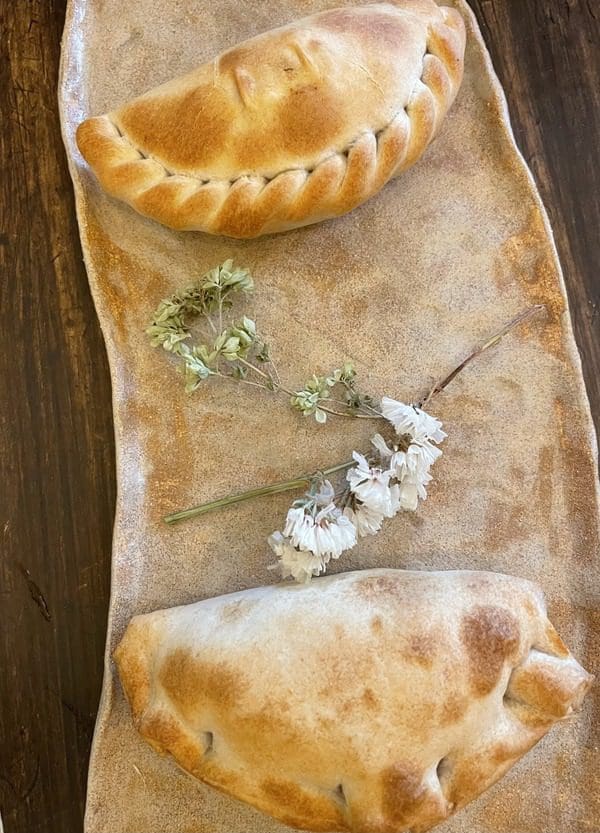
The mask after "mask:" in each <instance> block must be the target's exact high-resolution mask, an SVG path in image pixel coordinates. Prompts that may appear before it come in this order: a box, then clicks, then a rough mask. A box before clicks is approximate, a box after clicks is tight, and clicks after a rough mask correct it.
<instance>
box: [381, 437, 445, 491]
mask: <svg viewBox="0 0 600 833" xmlns="http://www.w3.org/2000/svg"><path fill="white" fill-rule="evenodd" d="M441 455H442V452H441V451H440V450H439V448H436V447H435V446H434V445H431V443H428V442H424V443H423V444H419V443H411V444H410V445H409V446H408V448H407V450H406V451H396V452H395V453H394V454H393V455H392V456H391V458H390V463H389V465H390V469H391V470H392V471H393V473H394V477H395V478H396V479H397V480H400V481H402V480H404V479H405V478H406V477H409V478H411V479H413V480H415V481H416V482H419V483H429V481H430V480H431V479H432V478H431V475H430V474H429V469H430V468H431V465H432V464H433V463H434V462H435V461H436V460H437V458H438V457H441Z"/></svg>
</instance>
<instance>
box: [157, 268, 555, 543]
mask: <svg viewBox="0 0 600 833" xmlns="http://www.w3.org/2000/svg"><path fill="white" fill-rule="evenodd" d="M253 289H254V283H253V280H252V277H251V275H250V274H249V272H248V271H247V270H245V269H239V268H237V267H235V266H234V265H233V262H232V261H231V260H228V261H226V262H225V263H223V264H222V265H221V266H218V267H216V268H215V269H212V270H210V272H207V273H206V275H204V276H203V277H202V278H200V279H199V280H198V281H197V282H196V283H195V284H193V285H192V286H190V287H188V288H187V289H186V290H184V291H182V292H179V293H176V294H175V295H173V296H171V298H169V299H167V300H164V301H162V302H161V304H160V305H159V307H158V309H157V310H156V312H155V314H154V317H153V322H152V325H151V326H150V327H149V328H148V330H147V333H148V334H149V335H150V337H151V341H152V344H153V346H155V347H158V346H162V347H163V348H164V349H165V350H167V351H168V352H171V353H173V354H175V355H177V356H179V357H180V358H181V359H182V360H183V372H184V375H185V380H186V390H187V391H188V392H189V393H191V392H193V391H195V390H196V389H197V388H198V387H199V386H200V384H201V383H202V382H203V381H206V380H207V379H209V377H211V376H218V377H221V378H225V379H230V380H233V381H237V382H240V383H243V384H249V385H252V386H254V387H259V388H263V389H266V390H268V391H272V392H276V393H283V394H285V395H286V396H288V397H289V398H290V402H291V404H292V407H294V408H295V409H296V410H298V411H300V412H301V413H302V414H304V415H306V416H314V417H315V419H316V420H317V422H321V423H322V422H325V421H326V419H327V415H328V414H329V415H333V416H344V417H348V416H350V417H358V418H366V419H377V420H381V421H382V422H383V424H384V425H385V424H387V425H388V428H389V423H391V424H392V425H393V426H394V428H395V430H396V436H394V437H393V438H392V439H391V440H390V439H388V442H386V441H385V440H384V439H383V437H381V435H379V434H376V435H375V436H374V437H373V439H372V443H373V445H374V447H375V449H376V453H374V452H373V451H371V452H370V453H368V454H367V455H365V456H364V457H363V456H362V455H359V457H361V458H362V460H364V463H363V462H362V461H361V462H359V466H358V469H357V470H360V469H361V467H362V469H363V470H364V471H365V472H366V471H367V469H369V470H371V471H373V470H376V471H381V473H383V472H384V470H385V469H386V466H389V465H392V467H393V470H394V471H395V472H396V473H395V474H394V478H395V480H396V481H397V485H398V488H399V492H398V496H397V503H398V506H401V505H402V504H403V505H402V508H416V504H417V500H418V498H421V499H422V498H423V497H424V496H425V485H426V483H427V482H428V481H429V480H431V476H430V474H429V468H430V466H431V464H432V462H433V461H434V460H435V459H436V457H437V456H439V454H441V452H440V451H439V449H437V448H434V445H435V444H436V443H439V442H440V441H441V439H443V437H444V436H445V435H444V434H443V432H442V431H441V424H440V423H439V422H438V421H437V420H435V419H434V418H433V417H430V416H429V415H428V414H426V413H425V412H424V410H423V408H424V406H425V405H427V404H428V403H429V402H430V401H431V399H432V398H433V397H434V396H435V395H436V394H438V393H439V392H441V391H442V390H444V389H445V388H446V386H447V385H448V384H450V382H451V381H452V380H453V379H455V378H456V376H457V375H458V374H459V373H461V372H462V371H463V370H464V369H465V367H467V365H468V364H470V362H471V361H473V360H474V359H475V358H476V357H478V356H480V355H481V354H482V353H483V352H484V351H486V350H488V349H489V348H491V347H492V346H494V345H495V344H497V343H498V342H499V341H500V339H501V338H502V337H503V336H504V335H506V334H507V333H508V332H510V331H511V330H513V329H514V328H515V327H517V326H519V325H521V324H523V323H524V322H525V321H528V320H529V319H531V318H532V317H533V316H534V315H536V314H538V313H539V312H540V311H541V310H542V309H543V306H541V305H539V304H538V305H535V306H532V307H530V308H528V309H526V310H524V311H523V312H521V313H520V314H519V315H517V316H515V318H513V319H511V320H510V321H509V322H507V323H506V324H505V325H504V326H503V327H501V328H500V330H498V331H497V332H496V333H495V334H494V335H492V336H491V337H490V338H488V339H486V340H485V341H484V342H483V343H482V344H480V345H479V346H478V347H476V348H475V349H474V350H472V351H471V352H470V353H469V355H468V356H467V357H466V358H465V359H464V360H463V361H462V362H461V363H460V364H459V365H457V367H455V368H454V369H453V370H452V371H451V372H450V373H449V374H447V375H446V376H444V377H443V378H442V379H441V380H439V381H438V382H436V383H435V385H433V387H432V388H431V389H430V391H429V393H428V394H427V395H426V396H424V397H423V398H422V399H421V400H420V401H419V402H418V403H416V404H415V405H412V406H409V405H404V404H403V403H399V402H396V401H395V400H391V399H388V398H386V397H384V398H383V399H382V400H381V401H379V400H377V399H375V398H373V397H371V396H369V395H368V394H365V393H363V392H361V391H360V390H359V389H358V388H357V381H356V372H355V369H354V367H353V365H352V363H351V362H348V361H347V362H345V363H344V364H343V365H342V367H341V368H338V369H336V370H334V371H333V372H332V373H331V374H329V375H328V376H316V375H313V376H312V377H311V378H310V379H309V380H308V381H307V382H306V384H305V385H304V387H303V388H302V389H300V390H296V391H294V390H292V389H291V388H289V387H287V386H284V385H283V384H282V383H281V381H280V377H279V373H278V370H277V368H276V366H275V363H274V361H273V359H272V357H271V353H270V349H269V345H268V343H267V341H266V340H265V339H264V338H263V337H262V336H261V335H260V334H259V332H258V330H257V327H256V323H255V322H254V321H253V320H252V319H250V318H247V317H246V316H243V317H242V318H241V319H240V320H238V321H237V322H235V321H234V322H230V324H229V325H228V326H226V327H224V325H223V315H224V312H226V311H229V310H231V307H232V305H233V297H232V296H233V295H234V294H235V293H236V292H241V293H243V294H249V293H250V292H252V291H253ZM194 317H200V318H202V319H204V322H205V325H206V326H205V327H204V331H205V338H206V337H207V335H208V341H206V342H204V343H200V344H196V345H191V346H190V345H188V344H187V343H186V342H187V341H188V340H191V338H192V335H191V330H190V326H191V325H190V319H191V318H194ZM206 327H208V331H207V330H206ZM250 375H251V376H252V378H249V376H250ZM325 403H327V404H325ZM407 420H408V422H407ZM417 423H418V424H419V425H420V427H418V426H417ZM407 425H409V428H410V430H405V429H404V428H403V427H402V426H405V427H406V426H407ZM415 426H417V427H415ZM423 426H428V427H429V433H427V431H426V430H425V429H424V428H423ZM413 429H414V430H413ZM436 437H437V438H436ZM388 443H390V444H391V446H390V445H388ZM355 454H356V452H355ZM356 463H357V459H356V457H354V458H353V459H352V460H348V461H346V462H344V463H339V464H336V465H334V466H331V467H328V468H326V469H324V470H321V471H318V472H313V473H311V474H306V475H300V476H299V477H296V478H293V479H291V480H286V481H283V482H280V483H274V484H270V485H267V486H262V487H259V488H256V489H251V490H249V491H246V492H242V493H240V494H236V495H228V496H226V497H223V498H219V499H218V500H213V501H208V502H206V503H203V504H200V505H199V506H194V507H191V508H189V509H185V510H182V511H179V512H175V513H173V514H170V515H167V516H166V517H165V521H166V522H167V523H169V524H174V523H177V522H178V521H181V520H185V519H188V518H192V517H197V516H199V515H203V514H205V513H207V512H210V511H213V510H215V509H220V508H224V507H226V506H230V505H233V504H235V503H240V502H242V501H245V500H249V499H252V498H255V497H262V496H265V495H271V494H278V493H281V492H285V491H291V490H297V489H300V488H303V487H308V492H307V500H304V501H301V503H303V505H305V506H309V505H310V506H312V507H313V509H314V510H315V511H316V509H317V508H318V502H315V500H314V495H315V494H317V492H318V490H319V489H321V488H322V486H323V483H327V482H328V481H327V477H328V476H330V475H332V474H335V473H338V472H340V471H343V470H348V469H353V467H356ZM410 465H412V466H413V470H411V471H409V468H410ZM365 467H366V468H365ZM373 467H375V469H374V468H373ZM394 467H395V468H394ZM391 471H392V469H388V473H390V472H391ZM365 476H366V475H365ZM369 477H370V476H369ZM351 479H352V478H350V480H351ZM354 479H355V480H356V478H354ZM368 479H369V478H367V480H368ZM388 479H389V478H388ZM367 480H364V479H363V480H360V478H359V480H358V481H357V482H358V485H359V486H360V484H361V483H363V482H367ZM392 482H394V479H392ZM385 488H388V483H387V481H386V483H385ZM359 493H360V488H359V489H358V492H356V491H353V489H352V487H351V486H345V487H344V488H343V489H342V490H341V492H339V493H336V494H335V499H336V501H337V503H338V504H340V505H343V506H342V508H343V509H344V511H346V510H347V511H351V512H353V513H354V515H355V520H356V516H357V512H360V511H362V512H363V518H362V524H363V528H368V524H369V522H371V521H373V518H374V516H373V514H371V517H368V512H367V510H368V509H369V508H370V507H369V506H368V505H367V504H366V503H365V502H364V501H362V500H361V499H360V498H359V497H357V495H358V494H359ZM311 501H312V503H311ZM371 508H372V507H371ZM396 511H397V509H396ZM315 517H316V515H315ZM382 517H383V516H382ZM358 520H359V523H358V528H359V534H361V533H360V528H361V523H360V518H359V519H358ZM373 523H374V526H377V522H376V521H373ZM364 525H366V527H365V526H364ZM377 528H379V527H378V526H377ZM365 534H366V533H365ZM279 543H281V542H279ZM286 545H287V544H286Z"/></svg>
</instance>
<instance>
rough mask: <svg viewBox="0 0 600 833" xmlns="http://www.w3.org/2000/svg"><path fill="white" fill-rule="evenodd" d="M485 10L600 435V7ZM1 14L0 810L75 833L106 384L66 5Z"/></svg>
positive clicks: (11, 0) (109, 442)
mask: <svg viewBox="0 0 600 833" xmlns="http://www.w3.org/2000/svg"><path fill="white" fill-rule="evenodd" d="M473 6H474V8H475V11H476V13H477V15H478V18H479V21H480V23H481V25H482V28H483V32H484V35H485V37H486V40H487V42H488V44H489V46H490V48H491V51H492V55H493V59H494V63H495V66H496V69H497V71H498V73H499V75H500V78H501V80H502V82H503V84H504V86H505V89H506V92H507V96H508V100H509V106H510V109H511V113H512V116H513V124H514V128H515V132H516V135H517V139H518V142H519V144H520V146H521V148H522V149H523V152H524V155H525V157H526V159H527V160H528V162H529V164H530V166H531V168H532V170H533V172H534V175H535V177H536V179H537V181H538V183H539V186H540V189H541V191H542V195H543V197H544V200H545V202H546V205H547V206H548V209H549V212H550V215H551V219H552V223H553V227H554V230H555V234H556V241H557V245H558V249H559V253H560V256H561V259H562V263H563V267H564V270H565V277H566V281H567V287H568V292H569V297H570V300H571V312H572V315H573V320H574V324H575V331H576V335H577V340H578V344H579V346H580V349H581V352H582V357H583V364H584V370H585V376H586V380H587V384H588V390H589V393H590V398H591V401H592V407H593V412H594V417H595V420H596V426H597V427H598V426H600V269H599V266H600V264H599V263H598V253H599V252H598V243H597V237H598V228H600V199H599V196H598V195H599V194H600V168H599V165H598V161H599V160H598V148H599V147H600V106H599V105H600V101H599V98H600V55H599V54H598V52H599V50H598V44H599V43H600V5H599V4H598V2H597V0H547V2H543V1H542V0H475V2H474V3H473ZM0 14H1V38H0V50H1V52H2V54H1V56H0V58H1V59H0V73H1V81H0V97H1V112H2V120H1V122H0V160H1V161H0V164H1V165H2V179H1V185H0V259H1V263H2V276H1V283H0V293H1V298H0V316H1V321H0V362H1V366H2V367H1V373H0V378H1V380H2V388H1V392H2V396H1V403H2V406H1V408H0V472H1V473H2V475H1V478H0V482H1V485H0V507H1V511H2V515H1V517H0V530H1V533H2V542H3V545H2V561H1V564H0V576H1V583H0V602H1V605H2V625H1V626H0V812H1V814H2V817H3V820H4V824H5V828H6V831H7V833H79V831H81V829H82V815H83V808H84V799H85V782H86V773H87V761H88V755H89V747H90V741H91V736H92V730H93V723H94V717H95V712H96V708H97V705H98V696H99V691H100V682H101V675H102V654H103V648H104V632H105V624H106V609H107V603H108V590H109V571H110V539H111V530H112V518H113V507H114V499H115V482H114V448H113V434H112V419H111V400H110V383H109V378H108V369H107V364H106V359H105V354H104V347H103V343H102V338H101V334H100V331H99V327H98V323H97V320H96V316H95V313H94V309H93V305H92V301H91V298H90V295H89V290H88V285H87V279H86V275H85V271H84V268H83V263H82V259H81V251H80V246H79V239H78V232H77V225H76V222H75V215H74V206H73V198H72V193H71V184H70V180H69V176H68V172H67V166H66V162H65V158H64V151H63V147H62V143H61V138H60V131H59V124H58V115H57V108H56V81H57V71H58V60H59V49H60V36H61V31H62V24H63V18H64V0H40V2H35V1H34V0H0ZM115 833H120V831H115ZM572 833H581V831H572Z"/></svg>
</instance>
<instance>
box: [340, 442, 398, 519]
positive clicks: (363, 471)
mask: <svg viewBox="0 0 600 833" xmlns="http://www.w3.org/2000/svg"><path fill="white" fill-rule="evenodd" d="M352 457H353V458H354V460H356V462H357V463H358V466H355V467H354V468H351V469H350V470H349V471H348V473H347V474H346V479H347V480H348V483H349V484H350V491H351V492H352V493H353V494H354V495H356V497H357V498H358V499H359V500H360V501H361V503H363V504H364V505H365V506H367V507H368V508H369V509H371V510H373V511H374V512H378V513H380V514H381V515H382V516H383V517H385V518H393V516H394V515H395V514H396V512H397V511H398V509H399V508H400V502H399V495H398V489H397V488H395V487H394V486H391V487H390V485H389V484H390V477H391V476H392V472H391V471H384V470H383V469H381V468H372V467H371V466H369V464H368V462H367V459H366V457H364V456H363V455H362V454H359V453H358V451H353V452H352Z"/></svg>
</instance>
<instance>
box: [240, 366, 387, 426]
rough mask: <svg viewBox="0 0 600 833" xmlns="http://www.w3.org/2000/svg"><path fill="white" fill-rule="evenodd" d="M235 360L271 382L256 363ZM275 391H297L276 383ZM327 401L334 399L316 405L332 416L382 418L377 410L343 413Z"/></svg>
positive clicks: (292, 392)
mask: <svg viewBox="0 0 600 833" xmlns="http://www.w3.org/2000/svg"><path fill="white" fill-rule="evenodd" d="M237 361H238V362H240V364H243V365H244V366H245V367H247V368H248V369H249V370H253V371H254V372H255V373H258V375H259V376H262V377H263V378H265V379H269V381H270V382H271V383H272V384H273V379H272V377H271V376H269V374H268V373H265V372H264V370H261V369H260V368H259V367H256V365H253V364H252V362H249V361H246V359H242V358H238V360H237ZM275 392H276V393H285V394H287V396H296V393H297V392H296V391H293V390H290V389H289V388H284V387H283V385H278V386H277V387H276V388H275ZM327 401H333V402H335V401H336V400H335V399H334V400H327V399H324V400H320V401H319V404H318V406H317V407H318V408H319V409H320V410H321V411H325V413H326V414H331V415H332V416H339V417H349V418H350V419H383V417H382V416H381V414H377V412H375V414H377V415H376V416H375V414H373V416H371V415H370V414H352V413H343V412H342V411H335V410H334V409H333V408H328V407H327V405H323V402H327ZM341 404H342V405H345V404H346V403H345V402H342V403H341Z"/></svg>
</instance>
